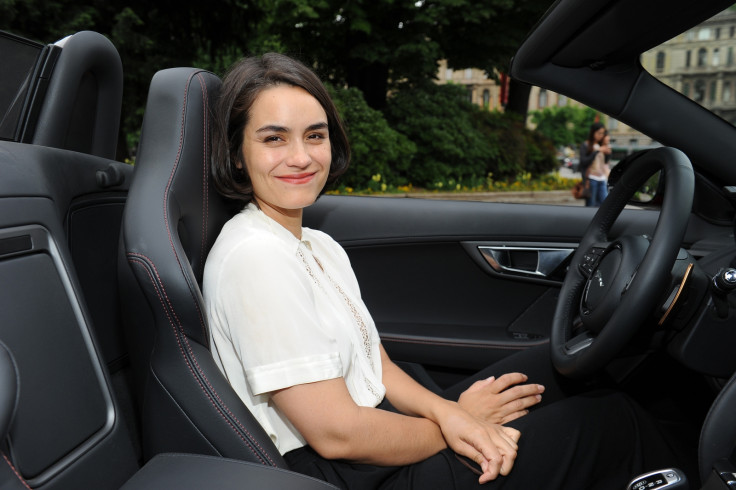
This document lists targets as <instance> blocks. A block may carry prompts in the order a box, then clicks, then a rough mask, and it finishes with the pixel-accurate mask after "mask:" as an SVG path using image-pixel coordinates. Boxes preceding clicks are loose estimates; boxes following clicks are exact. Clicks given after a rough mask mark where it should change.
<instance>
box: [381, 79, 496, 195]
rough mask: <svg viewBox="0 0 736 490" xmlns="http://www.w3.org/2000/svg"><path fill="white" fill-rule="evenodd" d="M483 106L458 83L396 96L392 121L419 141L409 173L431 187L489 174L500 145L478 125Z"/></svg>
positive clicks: (415, 181)
mask: <svg viewBox="0 0 736 490" xmlns="http://www.w3.org/2000/svg"><path fill="white" fill-rule="evenodd" d="M478 110H479V109H477V108H476V107H475V106H473V105H472V104H470V102H468V101H467V95H466V90H465V89H464V88H462V87H459V86H455V85H434V84H427V85H425V86H422V87H417V88H414V89H411V90H402V91H401V92H399V93H397V94H396V95H394V96H393V97H391V98H390V99H389V101H388V106H387V110H386V113H387V118H388V120H389V121H390V123H391V125H392V126H393V127H394V128H395V129H396V130H398V131H399V132H401V133H403V134H405V135H407V136H408V137H409V139H410V140H412V141H413V142H414V143H415V144H416V145H417V153H416V154H415V157H414V160H413V161H412V164H411V168H410V169H409V170H408V172H407V173H406V175H405V177H406V178H407V179H408V180H409V181H410V182H412V183H413V184H415V185H420V186H424V187H428V188H433V187H438V186H442V185H444V183H445V182H448V181H449V180H455V181H458V182H460V181H463V180H467V179H477V178H483V177H485V175H486V173H487V172H486V167H487V161H488V159H489V157H491V158H492V157H493V156H494V155H495V152H496V149H495V148H494V147H493V145H492V144H491V143H490V142H489V141H488V140H487V139H486V138H484V137H483V133H482V132H481V131H480V130H478V128H477V127H476V126H475V124H474V121H473V117H472V115H473V113H474V112H475V111H478Z"/></svg>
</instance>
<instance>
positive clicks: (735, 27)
mask: <svg viewBox="0 0 736 490" xmlns="http://www.w3.org/2000/svg"><path fill="white" fill-rule="evenodd" d="M728 31H729V34H730V37H733V35H734V33H736V26H731V27H730V28H729V29H728Z"/></svg>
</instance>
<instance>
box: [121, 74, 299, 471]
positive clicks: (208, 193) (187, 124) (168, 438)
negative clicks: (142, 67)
mask: <svg viewBox="0 0 736 490" xmlns="http://www.w3.org/2000/svg"><path fill="white" fill-rule="evenodd" d="M220 83H221V82H220V80H219V78H218V77H217V76H215V75H214V74H212V73H209V72H206V71H203V70H198V69H194V68H172V69H168V70H163V71H160V72H158V73H156V75H155V76H154V77H153V80H152V81H151V86H150V90H149V94H148V102H147V105H146V112H145V115H144V120H143V126H142V130H141V142H140V149H139V153H138V156H137V159H136V165H135V166H136V169H135V173H134V177H133V182H132V184H131V188H130V193H129V196H128V201H127V203H126V208H125V213H124V217H123V230H122V238H121V242H122V243H121V248H122V251H121V260H120V264H119V265H120V267H119V281H120V294H121V301H122V308H123V316H124V317H123V321H124V324H125V332H126V336H127V339H126V340H127V343H128V349H129V354H130V359H131V364H132V367H133V371H134V374H135V380H136V385H137V391H138V395H139V405H140V410H141V411H140V413H141V426H142V436H143V437H142V446H143V455H144V458H146V459H149V458H150V457H152V456H153V455H155V454H158V453H161V452H189V453H198V454H212V455H219V456H224V457H229V458H235V459H242V460H246V461H254V462H258V463H263V464H266V465H273V466H280V467H284V468H285V467H286V463H285V462H284V460H283V458H282V457H281V456H280V454H279V453H278V451H277V449H276V447H275V446H274V445H273V443H272V442H271V440H270V438H269V437H268V436H267V435H266V433H265V431H263V429H262V428H261V427H260V425H259V424H258V423H257V422H256V420H255V418H254V417H253V416H252V415H251V413H250V412H249V411H248V409H247V408H246V407H245V405H244V404H243V403H242V402H241V400H240V398H239V397H238V396H237V394H236V393H235V391H234V390H233V389H232V388H231V386H230V385H229V383H228V382H227V380H226V379H225V377H224V375H223V374H222V373H221V372H220V370H219V369H218V367H217V365H216V364H215V362H214V359H213V357H212V355H211V353H210V350H209V338H208V327H207V318H206V315H205V312H204V309H203V301H202V295H201V291H200V285H201V280H202V274H203V268H204V263H205V260H206V258H207V253H208V252H209V250H210V247H211V246H212V244H213V242H214V240H215V238H216V237H217V234H218V233H219V231H220V229H221V227H222V225H223V224H224V223H225V221H227V219H229V218H230V217H231V216H232V214H233V212H234V209H233V208H232V206H231V205H230V204H229V203H227V202H226V201H225V200H224V199H223V198H221V197H220V195H219V194H217V192H215V190H214V188H213V186H212V184H211V182H210V169H209V166H210V165H209V163H210V161H209V159H210V135H209V128H210V110H211V106H212V105H213V102H214V100H215V98H216V97H217V93H218V90H219V87H220Z"/></svg>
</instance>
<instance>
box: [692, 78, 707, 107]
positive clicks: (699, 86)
mask: <svg viewBox="0 0 736 490" xmlns="http://www.w3.org/2000/svg"><path fill="white" fill-rule="evenodd" d="M693 100H694V101H695V102H698V103H701V102H703V100H705V82H704V81H702V80H698V81H696V82H695V85H693Z"/></svg>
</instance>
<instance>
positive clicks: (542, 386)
mask: <svg viewBox="0 0 736 490" xmlns="http://www.w3.org/2000/svg"><path fill="white" fill-rule="evenodd" d="M537 389H539V392H540V393H541V392H543V391H544V385H537Z"/></svg>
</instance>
